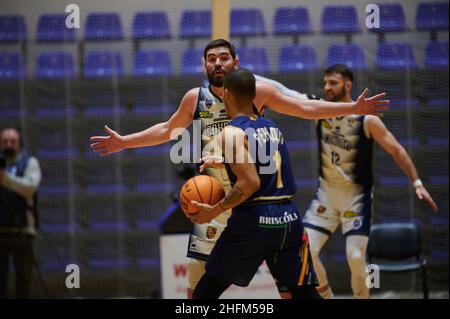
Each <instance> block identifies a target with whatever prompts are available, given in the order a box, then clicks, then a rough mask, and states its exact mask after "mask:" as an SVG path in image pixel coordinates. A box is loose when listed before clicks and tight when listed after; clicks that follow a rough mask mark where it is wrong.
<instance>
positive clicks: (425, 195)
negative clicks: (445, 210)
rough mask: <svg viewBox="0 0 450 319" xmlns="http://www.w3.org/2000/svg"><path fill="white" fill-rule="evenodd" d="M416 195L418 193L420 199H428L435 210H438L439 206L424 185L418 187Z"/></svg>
mask: <svg viewBox="0 0 450 319" xmlns="http://www.w3.org/2000/svg"><path fill="white" fill-rule="evenodd" d="M416 195H417V198H418V199H420V200H424V201H426V202H427V203H428V204H429V205H430V206H431V209H432V210H433V211H434V212H437V211H438V207H437V205H436V203H435V202H434V200H433V198H432V197H431V195H430V194H428V191H427V189H426V188H425V187H424V186H418V187H416Z"/></svg>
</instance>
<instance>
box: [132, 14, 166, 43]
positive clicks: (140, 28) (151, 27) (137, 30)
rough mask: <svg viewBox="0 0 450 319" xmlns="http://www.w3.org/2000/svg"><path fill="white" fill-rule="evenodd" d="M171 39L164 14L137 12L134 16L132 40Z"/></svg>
mask: <svg viewBox="0 0 450 319" xmlns="http://www.w3.org/2000/svg"><path fill="white" fill-rule="evenodd" d="M171 37H172V36H171V33H170V26H169V19H168V18H167V14H166V13H165V12H163V11H154V12H137V13H136V14H135V15H134V20H133V38H135V39H137V40H142V39H148V40H154V39H170V38H171Z"/></svg>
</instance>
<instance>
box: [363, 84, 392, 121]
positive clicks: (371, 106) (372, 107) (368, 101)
mask: <svg viewBox="0 0 450 319" xmlns="http://www.w3.org/2000/svg"><path fill="white" fill-rule="evenodd" d="M368 95H369V90H368V89H367V88H366V89H365V90H364V92H363V93H362V94H361V95H360V96H359V97H358V100H356V102H355V110H354V113H355V114H358V115H375V116H378V117H383V113H380V112H382V111H386V110H388V109H389V103H390V101H389V100H382V98H384V97H385V96H386V92H383V93H380V94H377V95H374V96H372V97H369V98H368V97H367V96H368Z"/></svg>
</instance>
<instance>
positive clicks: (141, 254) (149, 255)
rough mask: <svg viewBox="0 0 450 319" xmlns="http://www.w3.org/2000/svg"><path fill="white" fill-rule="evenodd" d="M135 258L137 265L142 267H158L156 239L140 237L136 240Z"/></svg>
mask: <svg viewBox="0 0 450 319" xmlns="http://www.w3.org/2000/svg"><path fill="white" fill-rule="evenodd" d="M135 248H137V249H134V250H133V252H135V251H137V254H138V256H137V260H138V266H139V267H142V268H147V267H158V266H159V264H160V262H159V244H158V242H157V241H156V240H144V239H141V240H139V241H138V242H137V247H135Z"/></svg>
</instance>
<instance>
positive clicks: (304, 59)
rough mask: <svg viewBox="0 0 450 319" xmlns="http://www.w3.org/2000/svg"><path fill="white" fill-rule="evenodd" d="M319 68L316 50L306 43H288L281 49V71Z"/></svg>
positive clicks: (279, 66)
mask: <svg viewBox="0 0 450 319" xmlns="http://www.w3.org/2000/svg"><path fill="white" fill-rule="evenodd" d="M318 69H319V65H318V63H317V56H316V51H315V50H314V48H313V47H311V46H309V45H305V44H300V45H286V46H283V47H282V48H281V49H280V55H279V57H278V70H279V71H280V72H296V71H315V70H318Z"/></svg>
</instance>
